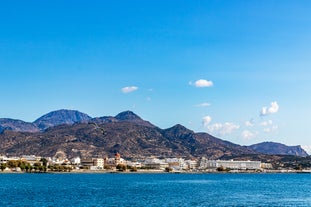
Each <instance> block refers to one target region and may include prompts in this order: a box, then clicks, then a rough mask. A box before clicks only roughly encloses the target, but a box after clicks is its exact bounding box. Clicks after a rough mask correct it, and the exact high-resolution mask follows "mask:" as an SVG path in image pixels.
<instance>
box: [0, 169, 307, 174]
mask: <svg viewBox="0 0 311 207" xmlns="http://www.w3.org/2000/svg"><path fill="white" fill-rule="evenodd" d="M0 174H311V170H302V171H301V170H269V171H261V172H260V171H258V172H255V171H228V172H223V171H221V172H218V171H176V172H165V171H163V170H138V171H136V172H131V171H125V172H124V171H106V170H72V171H70V172H54V171H47V172H22V171H18V172H16V171H8V170H7V171H0Z"/></svg>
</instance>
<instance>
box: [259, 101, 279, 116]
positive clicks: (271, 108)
mask: <svg viewBox="0 0 311 207" xmlns="http://www.w3.org/2000/svg"><path fill="white" fill-rule="evenodd" d="M279 108H280V107H279V104H278V103H277V102H276V101H274V102H271V104H270V106H269V107H267V106H264V107H262V109H261V111H260V115H261V116H267V115H269V114H274V113H276V112H278V111H279Z"/></svg>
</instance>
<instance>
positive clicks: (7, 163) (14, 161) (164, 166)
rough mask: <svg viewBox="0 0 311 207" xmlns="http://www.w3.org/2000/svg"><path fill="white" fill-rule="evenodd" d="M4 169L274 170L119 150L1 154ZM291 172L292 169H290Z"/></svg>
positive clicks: (268, 165)
mask: <svg viewBox="0 0 311 207" xmlns="http://www.w3.org/2000/svg"><path fill="white" fill-rule="evenodd" d="M0 169H1V171H2V172H176V173H178V172H271V171H273V170H276V169H274V168H273V166H272V164H271V163H263V162H261V161H250V160H247V161H242V160H209V159H207V158H205V157H201V158H199V159H184V158H177V157H175V158H157V157H155V156H151V157H146V158H140V159H132V160H126V159H124V158H122V157H121V154H120V153H116V154H115V155H114V157H110V158H108V157H105V158H102V157H96V158H80V157H75V158H72V159H67V158H66V157H65V156H64V153H62V152H59V153H57V155H56V156H54V157H41V156H35V155H23V156H16V157H12V156H5V155H0ZM287 171H288V170H287Z"/></svg>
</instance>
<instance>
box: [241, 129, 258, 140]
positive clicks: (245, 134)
mask: <svg viewBox="0 0 311 207" xmlns="http://www.w3.org/2000/svg"><path fill="white" fill-rule="evenodd" d="M241 136H242V138H243V139H245V140H250V139H252V138H254V137H256V133H253V132H251V131H249V130H244V131H243V132H242V133H241Z"/></svg>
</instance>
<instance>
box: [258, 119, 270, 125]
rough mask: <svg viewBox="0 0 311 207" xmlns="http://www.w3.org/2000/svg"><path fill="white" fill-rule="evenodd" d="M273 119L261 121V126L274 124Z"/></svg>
mask: <svg viewBox="0 0 311 207" xmlns="http://www.w3.org/2000/svg"><path fill="white" fill-rule="evenodd" d="M272 124H273V121H272V120H268V121H263V122H261V123H260V126H269V125H272Z"/></svg>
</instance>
